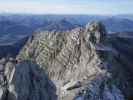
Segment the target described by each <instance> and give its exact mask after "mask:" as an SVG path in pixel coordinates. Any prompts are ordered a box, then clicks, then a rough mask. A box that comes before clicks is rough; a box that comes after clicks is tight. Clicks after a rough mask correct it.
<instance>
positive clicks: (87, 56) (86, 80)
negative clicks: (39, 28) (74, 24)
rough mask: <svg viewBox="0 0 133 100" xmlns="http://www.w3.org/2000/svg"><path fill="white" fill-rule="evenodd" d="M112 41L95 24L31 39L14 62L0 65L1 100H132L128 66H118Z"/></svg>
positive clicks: (132, 91) (41, 34)
mask: <svg viewBox="0 0 133 100" xmlns="http://www.w3.org/2000/svg"><path fill="white" fill-rule="evenodd" d="M117 38H118V37H117ZM117 38H116V37H114V36H111V37H110V36H108V33H107V31H106V28H105V26H104V25H103V24H102V23H100V22H92V23H90V24H87V25H86V27H85V28H81V27H78V28H76V29H73V30H72V31H67V32H56V31H52V32H46V31H44V32H38V33H35V34H33V35H32V36H31V37H30V38H29V40H28V41H27V43H26V44H25V46H24V47H23V48H22V50H21V51H20V53H19V54H18V56H17V57H16V60H15V61H14V60H11V61H10V60H8V63H7V61H6V62H5V63H3V64H1V66H0V70H1V74H0V75H1V76H0V78H1V79H0V82H1V84H0V86H1V88H0V100H129V99H131V98H132V95H133V85H132V80H133V79H132V78H131V75H132V72H131V71H130V72H128V71H127V70H129V69H130V68H131V66H130V65H127V66H129V67H128V68H126V66H123V65H122V64H121V62H124V61H123V59H122V57H123V56H122V55H121V52H120V51H119V49H118V45H117V43H119V42H118V41H119V39H117ZM114 40H115V41H116V46H114V45H113V44H114ZM124 57H125V56H124ZM120 58H121V59H120ZM11 62H14V63H11ZM4 66H6V67H4Z"/></svg>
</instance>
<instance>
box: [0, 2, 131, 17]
mask: <svg viewBox="0 0 133 100" xmlns="http://www.w3.org/2000/svg"><path fill="white" fill-rule="evenodd" d="M4 12H6V13H8V12H9V13H37V14H101V15H103V14H133V0H0V13H4Z"/></svg>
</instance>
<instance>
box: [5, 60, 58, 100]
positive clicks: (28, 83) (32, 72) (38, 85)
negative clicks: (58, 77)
mask: <svg viewBox="0 0 133 100" xmlns="http://www.w3.org/2000/svg"><path fill="white" fill-rule="evenodd" d="M7 98H8V100H56V99H57V96H56V88H55V86H54V84H53V83H52V82H51V81H50V80H49V79H48V77H47V75H46V74H45V73H44V71H43V70H42V69H40V68H39V66H38V65H37V64H34V63H32V62H28V61H23V62H21V63H19V64H17V65H16V67H15V68H14V69H13V71H12V76H11V77H10V81H9V88H8V96H7Z"/></svg>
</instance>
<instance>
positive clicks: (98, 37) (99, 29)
mask: <svg viewBox="0 0 133 100" xmlns="http://www.w3.org/2000/svg"><path fill="white" fill-rule="evenodd" d="M106 33H107V32H106V29H105V26H104V25H103V24H102V23H101V22H92V23H89V24H87V25H86V29H85V40H86V41H87V42H88V41H90V42H92V43H93V44H96V43H102V42H104V41H105V40H106Z"/></svg>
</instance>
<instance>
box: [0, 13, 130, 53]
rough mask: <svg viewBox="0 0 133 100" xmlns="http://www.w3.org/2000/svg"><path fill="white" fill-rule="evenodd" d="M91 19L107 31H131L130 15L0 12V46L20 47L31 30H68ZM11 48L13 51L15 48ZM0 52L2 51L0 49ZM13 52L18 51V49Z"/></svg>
mask: <svg viewBox="0 0 133 100" xmlns="http://www.w3.org/2000/svg"><path fill="white" fill-rule="evenodd" d="M92 21H101V22H102V23H103V24H104V25H105V26H106V29H107V31H108V33H116V32H126V33H127V32H133V16H132V15H117V16H99V15H25V14H0V47H2V48H3V49H4V48H7V46H8V45H9V44H10V46H11V48H12V46H13V48H14V47H15V46H14V45H16V43H17V46H18V47H19V48H20V47H21V46H22V44H23V43H21V42H22V41H23V40H24V42H25V41H26V39H25V38H27V37H29V36H31V35H32V33H33V32H36V31H60V32H62V31H70V30H72V29H74V28H76V27H85V25H86V24H87V23H88V22H92ZM19 42H20V43H19ZM11 44H12V45H11ZM9 50H10V49H9ZM9 50H7V51H9ZM12 50H13V51H14V50H15V49H12ZM5 51H6V50H5ZM10 51H11V50H10ZM0 52H2V51H1V50H0ZM14 52H15V53H16V52H18V49H17V51H14ZM5 53H9V52H5ZM2 54H3V52H2ZM2 54H0V55H2Z"/></svg>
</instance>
